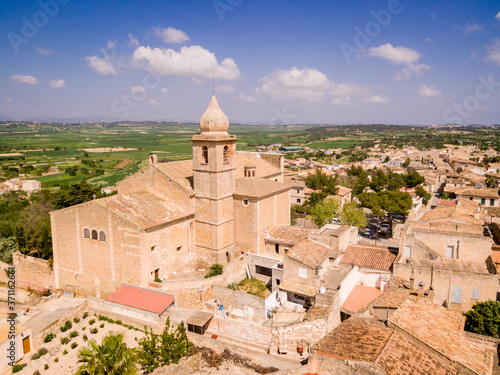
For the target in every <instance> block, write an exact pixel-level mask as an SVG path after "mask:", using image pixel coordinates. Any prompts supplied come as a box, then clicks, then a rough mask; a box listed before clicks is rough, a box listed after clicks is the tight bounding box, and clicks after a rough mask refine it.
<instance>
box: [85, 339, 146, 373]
mask: <svg viewBox="0 0 500 375" xmlns="http://www.w3.org/2000/svg"><path fill="white" fill-rule="evenodd" d="M89 344H90V345H89V346H88V347H86V348H83V349H82V350H80V353H79V354H78V362H80V363H83V364H82V365H81V366H80V367H79V369H78V371H77V373H76V374H77V375H133V374H136V373H137V368H136V365H135V359H136V356H135V352H134V350H133V349H131V348H129V347H128V346H127V344H125V343H124V342H123V335H122V334H121V333H119V334H114V333H108V335H107V336H105V337H104V338H103V339H102V343H101V345H99V344H97V342H96V341H95V340H90V343H89Z"/></svg>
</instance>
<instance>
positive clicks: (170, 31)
mask: <svg viewBox="0 0 500 375" xmlns="http://www.w3.org/2000/svg"><path fill="white" fill-rule="evenodd" d="M153 30H154V31H155V35H156V36H157V37H158V38H160V39H162V40H163V41H164V42H165V43H184V42H187V41H188V40H189V37H188V36H187V35H186V33H185V32H184V31H181V30H177V29H174V28H173V27H169V28H167V29H165V28H163V27H153Z"/></svg>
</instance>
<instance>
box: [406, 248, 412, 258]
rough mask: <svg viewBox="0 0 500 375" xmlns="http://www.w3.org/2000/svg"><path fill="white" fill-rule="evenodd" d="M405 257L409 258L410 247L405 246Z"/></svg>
mask: <svg viewBox="0 0 500 375" xmlns="http://www.w3.org/2000/svg"><path fill="white" fill-rule="evenodd" d="M405 257H406V258H411V246H405Z"/></svg>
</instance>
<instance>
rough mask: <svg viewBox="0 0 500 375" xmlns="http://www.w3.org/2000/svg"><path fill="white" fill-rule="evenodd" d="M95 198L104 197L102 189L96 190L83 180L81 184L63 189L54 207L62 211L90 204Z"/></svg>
mask: <svg viewBox="0 0 500 375" xmlns="http://www.w3.org/2000/svg"><path fill="white" fill-rule="evenodd" d="M94 197H96V198H101V197H102V193H101V189H100V188H99V187H96V188H94V187H92V186H91V185H89V183H88V182H87V181H86V180H82V181H80V182H79V183H76V184H71V185H69V186H67V185H66V186H63V187H61V190H60V191H59V195H58V197H57V198H56V200H55V202H54V205H55V208H56V209H61V208H66V207H70V206H74V205H75V204H80V203H85V202H88V201H90V200H92V199H94Z"/></svg>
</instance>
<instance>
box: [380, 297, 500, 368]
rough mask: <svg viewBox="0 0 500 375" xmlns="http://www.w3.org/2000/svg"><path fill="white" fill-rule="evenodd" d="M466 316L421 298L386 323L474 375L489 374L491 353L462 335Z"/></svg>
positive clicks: (406, 303) (491, 363) (407, 302)
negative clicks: (474, 374)
mask: <svg viewBox="0 0 500 375" xmlns="http://www.w3.org/2000/svg"><path fill="white" fill-rule="evenodd" d="M464 319H465V317H464V316H463V315H462V314H461V313H458V312H454V311H451V310H448V309H447V308H445V307H442V306H438V305H435V304H433V303H430V302H427V301H425V300H423V299H420V300H417V301H411V300H407V301H405V302H404V303H403V304H402V305H401V306H400V307H399V309H398V310H397V311H396V312H394V313H393V314H392V315H391V316H390V318H389V322H390V323H392V324H393V325H394V326H396V327H398V328H400V329H401V330H403V331H404V332H406V333H408V334H410V335H412V336H414V337H415V338H417V339H418V340H420V341H422V342H424V343H425V344H427V345H428V346H430V347H431V348H432V349H434V350H436V351H437V352H439V353H441V354H442V355H444V356H445V357H447V358H449V359H450V360H452V361H456V362H458V363H460V364H461V365H463V366H465V367H467V368H468V369H470V370H472V371H473V372H474V373H476V374H480V375H483V374H484V375H486V374H491V370H492V366H493V353H492V352H491V351H490V350H488V349H485V348H484V347H482V346H481V345H479V344H476V343H473V342H470V341H468V340H467V339H466V338H465V337H464V336H463V322H464Z"/></svg>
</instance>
